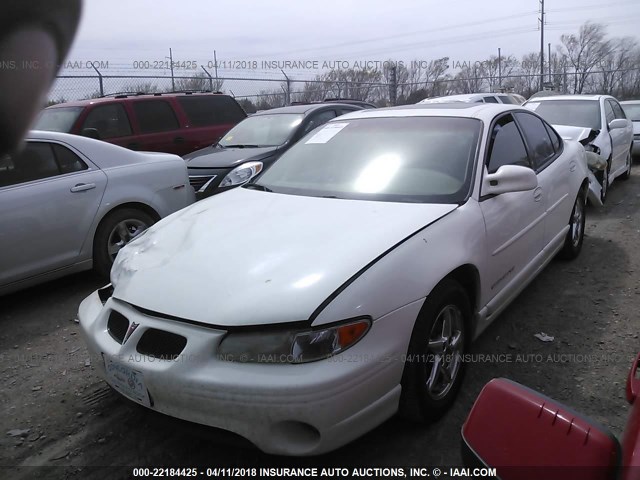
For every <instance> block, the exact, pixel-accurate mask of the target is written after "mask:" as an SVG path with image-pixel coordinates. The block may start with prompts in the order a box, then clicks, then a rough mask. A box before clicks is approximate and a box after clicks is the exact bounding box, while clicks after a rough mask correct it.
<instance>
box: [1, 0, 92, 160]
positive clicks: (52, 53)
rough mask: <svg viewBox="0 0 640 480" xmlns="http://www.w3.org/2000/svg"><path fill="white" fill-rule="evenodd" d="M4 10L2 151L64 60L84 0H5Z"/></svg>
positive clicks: (22, 128) (15, 141)
mask: <svg viewBox="0 0 640 480" xmlns="http://www.w3.org/2000/svg"><path fill="white" fill-rule="evenodd" d="M0 8H1V9H2V14H1V15H0V155H2V154H5V153H7V152H10V151H12V150H14V149H16V148H17V147H18V146H19V145H20V141H21V140H22V138H23V136H24V135H25V133H26V131H27V129H28V128H29V125H30V124H31V121H32V120H33V118H34V117H35V114H36V113H37V112H38V111H39V110H40V108H42V106H43V104H44V100H45V96H46V94H47V93H48V91H49V88H50V87H51V84H52V83H53V81H54V79H55V76H56V74H57V72H58V70H59V68H60V65H61V64H62V63H63V61H64V59H65V57H66V55H67V53H68V52H69V49H70V47H71V43H72V42H73V38H74V36H75V33H76V30H77V28H78V23H79V20H80V12H81V9H82V1H81V0H28V1H25V0H5V1H3V2H2V7H0Z"/></svg>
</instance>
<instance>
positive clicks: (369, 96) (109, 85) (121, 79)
mask: <svg viewBox="0 0 640 480" xmlns="http://www.w3.org/2000/svg"><path fill="white" fill-rule="evenodd" d="M639 70H640V69H637V68H636V69H629V70H606V71H605V70H603V71H592V72H587V73H576V72H566V71H565V72H561V73H554V74H551V75H545V77H544V78H543V82H544V85H545V88H548V89H553V90H556V91H558V92H561V93H576V89H577V87H576V86H577V85H582V86H583V88H582V92H581V93H605V94H613V95H616V96H618V97H620V98H621V99H624V98H633V97H637V96H640V71H639ZM540 83H541V79H540V75H539V74H529V75H522V74H518V75H505V76H500V77H498V76H471V75H468V74H464V72H460V73H457V74H456V75H455V76H451V77H446V78H441V79H436V80H429V81H420V82H412V83H397V82H394V80H393V76H392V78H391V79H390V80H387V81H380V82H360V81H350V80H340V81H335V80H331V81H330V80H318V79H309V80H303V79H292V78H289V77H286V76H284V77H283V78H282V79H278V78H275V79H274V78H241V77H225V78H221V77H220V78H214V77H211V76H204V75H202V74H199V75H194V76H173V77H171V76H168V75H164V76H157V75H156V76H151V75H140V76H124V75H101V74H100V75H60V76H58V77H57V79H56V81H55V83H54V85H53V88H52V89H51V91H50V93H49V103H50V104H53V103H61V102H68V101H72V100H81V99H88V98H98V97H101V96H107V95H115V94H119V93H159V92H172V91H214V92H215V91H220V92H223V93H227V94H229V95H232V96H233V97H235V98H236V99H237V100H238V101H239V102H240V103H241V104H242V105H243V107H244V108H245V110H247V111H248V112H254V111H256V110H265V109H269V108H275V107H282V106H285V105H289V104H291V103H292V102H313V101H321V100H323V99H325V98H351V99H357V100H364V101H368V102H371V103H374V104H376V105H377V106H389V105H399V104H411V103H416V102H418V101H420V100H422V99H423V98H427V97H433V96H442V95H452V94H457V93H481V92H497V91H502V92H513V93H518V94H521V95H524V96H525V97H529V96H530V95H531V94H533V93H535V92H536V91H539V90H540Z"/></svg>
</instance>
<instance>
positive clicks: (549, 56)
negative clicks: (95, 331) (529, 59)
mask: <svg viewBox="0 0 640 480" xmlns="http://www.w3.org/2000/svg"><path fill="white" fill-rule="evenodd" d="M548 46H549V55H548V56H547V62H549V83H553V78H551V42H549V45H548Z"/></svg>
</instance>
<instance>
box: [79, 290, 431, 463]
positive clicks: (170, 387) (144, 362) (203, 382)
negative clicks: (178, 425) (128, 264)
mask: <svg viewBox="0 0 640 480" xmlns="http://www.w3.org/2000/svg"><path fill="white" fill-rule="evenodd" d="M418 308H419V306H418ZM413 310H414V308H411V309H407V308H404V309H399V310H397V311H395V312H393V313H392V314H389V315H387V316H386V317H383V318H381V319H379V320H378V321H376V322H374V325H373V326H372V328H371V330H370V331H369V332H368V333H367V335H366V336H365V338H363V340H362V341H360V342H359V343H358V344H356V345H354V346H353V347H352V348H350V349H348V350H347V351H345V352H343V353H342V354H339V355H336V356H335V357H332V358H331V359H326V360H323V361H318V362H312V363H307V364H299V365H288V364H278V365H273V364H249V363H234V362H227V361H223V360H220V359H218V358H217V357H216V350H217V347H218V345H219V343H220V341H221V340H222V338H223V336H224V334H225V332H224V331H221V330H218V329H212V328H209V327H207V326H200V325H192V324H188V323H183V322H181V321H174V320H168V319H163V318H157V317H154V316H150V315H146V314H143V313H141V312H140V311H139V310H138V309H136V308H134V307H132V306H130V305H128V304H126V303H124V302H121V301H119V300H117V299H114V298H109V299H108V300H106V302H105V304H104V306H103V304H102V302H101V300H100V298H99V296H98V294H97V292H94V293H93V294H92V295H90V296H89V297H87V298H86V299H85V300H84V301H83V302H82V304H81V305H80V309H79V314H78V315H79V319H80V325H81V329H82V333H83V334H84V336H85V338H86V342H87V345H88V347H89V350H90V352H91V354H92V355H93V356H94V358H95V359H96V361H95V362H93V364H94V365H96V367H97V368H98V370H99V372H100V374H101V375H102V376H103V378H105V380H107V382H109V383H111V384H112V386H114V385H113V383H112V380H111V379H110V378H109V377H108V376H107V375H106V371H105V363H104V361H103V358H104V359H109V360H111V361H117V362H119V363H120V364H124V365H127V366H128V367H130V368H133V369H135V370H136V371H138V372H141V373H142V375H143V376H144V384H145V386H146V390H147V392H148V396H149V399H150V401H151V407H150V408H152V409H153V410H157V411H159V412H161V413H164V414H167V415H171V416H173V417H177V418H181V419H184V420H188V421H191V422H196V423H200V424H204V425H209V426H212V427H217V428H221V429H225V430H229V431H231V432H234V433H236V434H239V435H241V436H243V437H245V438H247V439H248V440H250V441H251V442H252V443H254V444H255V445H256V446H257V447H258V448H260V449H261V450H263V451H265V452H268V453H274V454H282V455H316V454H321V453H324V452H327V451H329V450H333V449H335V448H338V447H340V446H342V445H344V444H346V443H348V442H350V441H352V440H354V439H355V438H357V437H359V436H361V435H362V434H364V433H366V432H367V431H369V430H371V429H372V428H374V427H376V426H377V425H379V424H380V423H382V422H383V421H384V420H386V419H388V418H389V417H391V416H392V415H393V414H394V413H395V412H396V411H397V408H398V401H399V398H400V379H401V376H402V369H403V363H402V361H401V358H402V356H403V354H404V353H406V343H407V342H408V339H403V340H400V339H398V340H396V341H390V340H389V339H390V338H393V337H394V328H393V327H394V325H397V322H394V320H396V321H397V320H398V318H397V317H398V316H404V317H405V319H404V320H405V321H409V319H410V316H413V315H415V312H414V311H413ZM112 311H116V312H118V313H119V314H121V315H123V316H124V317H126V318H127V319H128V320H129V321H130V322H135V323H138V324H139V327H138V328H136V329H135V331H133V333H131V335H130V336H129V337H128V339H127V340H126V341H125V342H124V343H123V344H122V345H121V344H120V343H119V342H118V341H116V340H115V339H114V337H113V336H112V334H110V333H109V331H108V328H107V321H108V318H109V315H111V312H112ZM413 319H415V316H413ZM149 329H158V330H162V331H165V332H170V333H174V334H178V335H181V336H183V337H185V338H186V339H187V342H186V346H185V347H184V350H183V351H182V352H181V354H180V356H179V357H178V358H176V359H175V360H161V359H159V358H154V357H153V356H149V355H146V354H141V353H140V352H139V350H138V349H137V347H136V346H137V345H138V342H139V340H140V338H141V337H142V335H144V333H145V331H147V330H149ZM396 333H397V332H396ZM395 337H398V335H395ZM403 345H404V347H403ZM372 347H375V348H376V356H375V358H374V357H373V356H372V354H371V349H372ZM402 348H405V349H404V351H401V350H402ZM101 357H102V358H101ZM139 403H140V402H139Z"/></svg>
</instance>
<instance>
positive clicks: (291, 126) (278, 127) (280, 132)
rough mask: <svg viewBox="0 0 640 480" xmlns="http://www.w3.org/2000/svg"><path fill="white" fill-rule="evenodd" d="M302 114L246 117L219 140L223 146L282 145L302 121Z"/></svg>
mask: <svg viewBox="0 0 640 480" xmlns="http://www.w3.org/2000/svg"><path fill="white" fill-rule="evenodd" d="M302 117H303V115H302V114H294V113H279V114H278V113H276V114H273V115H256V116H254V117H248V118H246V119H244V120H243V121H242V122H240V123H239V124H238V125H236V126H235V127H233V128H232V129H231V130H229V132H228V133H227V134H226V135H225V136H224V138H223V139H222V140H220V142H219V144H220V145H222V146H223V147H227V148H228V147H232V146H250V147H275V146H278V145H282V144H283V143H284V142H285V141H286V140H287V139H288V138H289V136H290V135H291V134H292V132H293V131H294V130H295V128H296V127H297V126H298V125H300V123H301V122H302Z"/></svg>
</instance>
